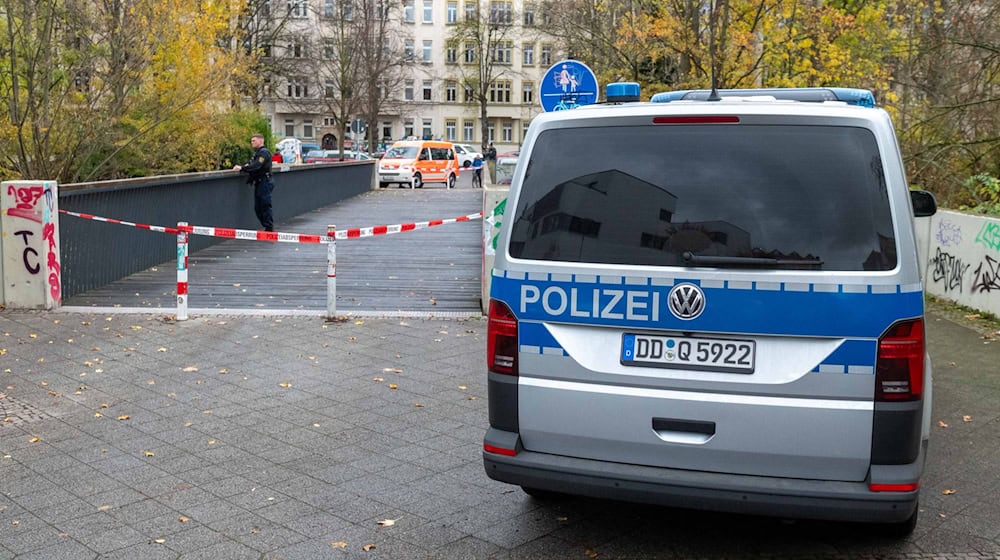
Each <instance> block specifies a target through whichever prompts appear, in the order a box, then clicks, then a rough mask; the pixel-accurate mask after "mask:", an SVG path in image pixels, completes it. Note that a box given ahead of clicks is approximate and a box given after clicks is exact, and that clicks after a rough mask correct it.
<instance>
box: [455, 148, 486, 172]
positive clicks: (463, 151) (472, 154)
mask: <svg viewBox="0 0 1000 560" xmlns="http://www.w3.org/2000/svg"><path fill="white" fill-rule="evenodd" d="M455 153H456V154H457V155H458V163H459V165H461V166H462V167H469V166H471V165H472V161H473V160H475V159H476V156H479V157H483V154H482V152H480V151H479V150H477V149H475V148H473V147H472V146H470V145H468V144H455Z"/></svg>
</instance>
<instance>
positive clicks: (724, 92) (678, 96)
mask: <svg viewBox="0 0 1000 560" xmlns="http://www.w3.org/2000/svg"><path fill="white" fill-rule="evenodd" d="M710 93H711V92H710V91H709V90H707V89H690V90H682V91H667V92H663V93H657V94H656V95H654V96H653V98H652V99H650V101H652V102H653V103H670V102H671V101H680V100H682V99H687V100H698V101H705V100H707V99H708V96H709V94H710ZM719 95H720V96H722V97H726V96H743V97H752V96H759V95H767V96H772V97H774V98H775V99H790V100H794V101H807V102H813V103H817V102H822V101H842V102H844V103H847V104H848V105H857V106H858V107H874V106H875V96H874V95H873V94H872V92H870V91H868V90H866V89H858V88H760V89H721V90H719Z"/></svg>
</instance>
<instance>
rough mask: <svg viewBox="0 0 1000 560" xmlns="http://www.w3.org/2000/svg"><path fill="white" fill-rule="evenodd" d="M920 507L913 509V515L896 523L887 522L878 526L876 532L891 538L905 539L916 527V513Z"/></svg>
mask: <svg viewBox="0 0 1000 560" xmlns="http://www.w3.org/2000/svg"><path fill="white" fill-rule="evenodd" d="M918 513H920V508H919V507H918V508H916V509H914V510H913V515H911V516H910V517H909V518H908V519H905V520H903V521H899V522H896V523H887V524H885V525H883V526H881V527H879V528H878V532H879V533H881V534H883V535H885V536H886V537H889V538H892V539H905V538H906V537H909V536H910V533H912V532H913V530H914V529H915V528H916V527H917V514H918Z"/></svg>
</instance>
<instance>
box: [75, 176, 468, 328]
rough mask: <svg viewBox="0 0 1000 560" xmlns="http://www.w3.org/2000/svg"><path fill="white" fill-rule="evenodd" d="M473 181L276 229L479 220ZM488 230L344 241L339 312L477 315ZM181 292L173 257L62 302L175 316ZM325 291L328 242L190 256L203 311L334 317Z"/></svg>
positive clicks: (400, 194)
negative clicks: (470, 216) (470, 217)
mask: <svg viewBox="0 0 1000 560" xmlns="http://www.w3.org/2000/svg"><path fill="white" fill-rule="evenodd" d="M463 179H465V178H464V177H463ZM467 183H468V181H467V180H466V181H463V182H462V184H461V186H460V187H459V188H456V189H452V190H446V189H444V188H437V187H443V185H428V186H427V187H425V188H423V189H417V190H413V189H395V188H392V189H383V190H368V191H365V192H363V193H361V194H358V195H356V196H353V197H351V198H348V199H346V200H343V201H341V202H338V203H335V204H333V205H330V206H326V207H323V208H319V209H317V210H313V211H310V212H307V213H305V214H301V215H299V216H296V217H294V218H288V219H284V220H281V219H278V220H276V224H275V229H276V231H279V232H290V233H304V234H311V235H325V234H326V231H327V226H328V225H336V226H337V229H338V230H342V229H348V228H355V227H370V226H377V225H393V224H401V223H413V222H422V221H429V220H436V219H447V218H454V217H457V216H464V215H468V214H474V213H476V212H479V211H480V210H481V209H482V192H483V191H481V190H478V189H477V190H473V189H471V188H469V186H468V184H467ZM279 188H280V186H279ZM277 204H279V203H278V202H276V206H277ZM276 210H277V208H276ZM109 217H113V216H109ZM62 219H63V220H74V219H78V218H74V217H69V216H63V218H62ZM101 225H102V227H107V228H120V227H121V226H116V225H111V224H101ZM193 225H199V226H216V227H228V226H230V224H225V223H220V224H202V223H199V224H193ZM482 228H483V225H482V221H481V220H472V221H467V222H458V223H448V224H444V225H441V226H436V227H431V228H425V229H417V230H413V231H406V232H403V233H398V234H392V235H379V236H373V237H363V238H358V239H347V240H339V241H337V246H336V255H337V259H336V261H337V314H338V315H346V314H350V313H355V312H356V313H358V314H367V313H374V314H404V315H405V314H409V313H412V314H419V315H427V314H435V315H456V314H457V315H478V314H479V313H480V312H481V308H480V297H481V295H480V290H481V288H480V277H481V266H482ZM161 235H163V234H161ZM194 237H195V236H192V239H194ZM176 288H177V262H176V260H171V261H166V262H163V263H161V264H158V265H156V266H152V267H149V268H147V269H146V270H143V271H141V272H138V273H135V274H132V275H130V276H127V277H125V278H123V279H121V280H117V281H114V282H112V283H110V284H107V285H104V286H102V287H99V288H95V289H91V290H88V291H84V292H82V293H79V294H75V295H72V296H69V297H67V298H65V299H64V300H63V306H64V307H77V308H79V307H100V308H120V309H139V310H145V309H148V310H162V311H163V312H168V313H172V312H173V310H174V309H175V308H176V303H177V300H176ZM326 292H327V247H326V245H322V244H298V243H275V242H266V241H256V240H242V239H232V240H226V241H223V242H221V243H218V244H215V245H212V246H210V247H207V248H203V249H200V250H193V251H192V253H191V255H190V257H189V259H188V306H189V308H190V313H192V314H195V315H196V314H198V313H199V312H200V311H205V312H227V311H232V312H246V311H251V310H258V311H262V312H263V311H271V312H289V311H292V312H296V311H302V312H316V313H317V314H318V313H319V312H325V311H326V303H327V302H326Z"/></svg>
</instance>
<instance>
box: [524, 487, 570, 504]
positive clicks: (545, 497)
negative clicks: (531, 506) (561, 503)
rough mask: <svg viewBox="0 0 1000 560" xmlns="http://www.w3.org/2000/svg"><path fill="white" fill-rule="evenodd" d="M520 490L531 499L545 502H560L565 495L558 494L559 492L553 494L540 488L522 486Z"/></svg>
mask: <svg viewBox="0 0 1000 560" xmlns="http://www.w3.org/2000/svg"><path fill="white" fill-rule="evenodd" d="M521 490H523V491H524V493H525V494H527V495H529V496H531V497H532V498H534V499H536V500H542V501H545V502H551V501H555V500H560V499H562V498H565V497H566V495H565V494H560V493H559V492H553V491H551V490H542V489H541V488H532V487H531V486H522V487H521Z"/></svg>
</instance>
